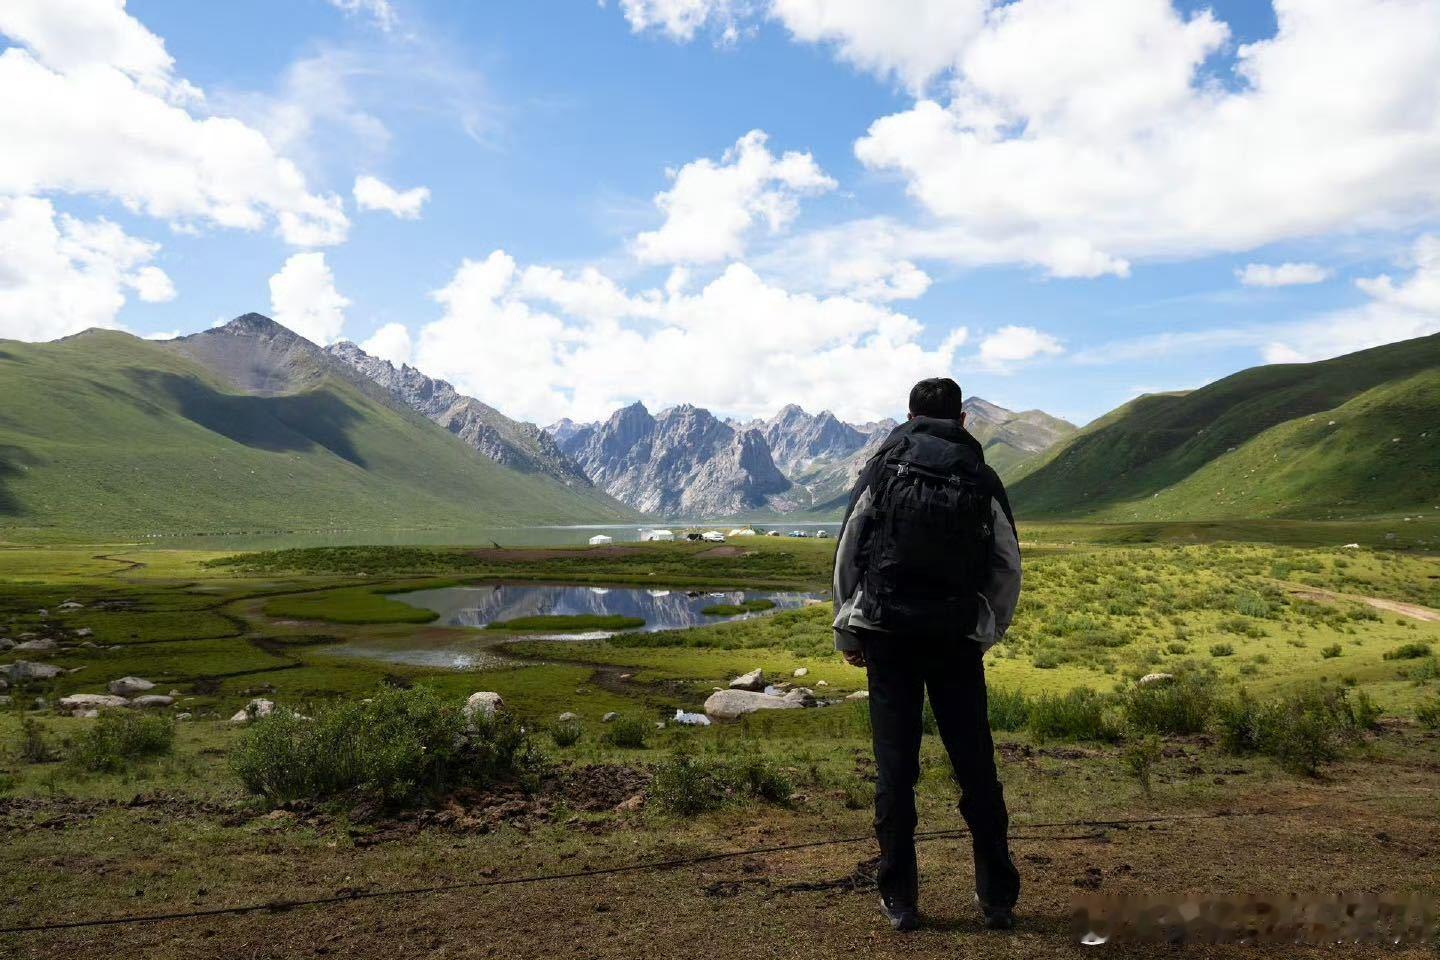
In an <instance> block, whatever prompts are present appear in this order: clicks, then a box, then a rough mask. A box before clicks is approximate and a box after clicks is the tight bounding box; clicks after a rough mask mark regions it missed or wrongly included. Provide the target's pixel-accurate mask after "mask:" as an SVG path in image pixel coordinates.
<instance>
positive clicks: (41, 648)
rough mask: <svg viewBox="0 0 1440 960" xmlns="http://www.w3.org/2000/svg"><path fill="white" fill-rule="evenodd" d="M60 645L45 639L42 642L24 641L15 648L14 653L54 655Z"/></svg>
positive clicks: (47, 638)
mask: <svg viewBox="0 0 1440 960" xmlns="http://www.w3.org/2000/svg"><path fill="white" fill-rule="evenodd" d="M59 648H60V644H58V643H56V642H55V641H54V640H51V639H50V638H49V637H46V638H45V639H43V640H26V641H25V642H24V643H22V644H18V645H17V646H16V647H15V652H16V653H54V652H55V651H56V650H58V649H59Z"/></svg>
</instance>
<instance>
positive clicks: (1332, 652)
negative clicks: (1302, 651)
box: [1320, 643, 1342, 660]
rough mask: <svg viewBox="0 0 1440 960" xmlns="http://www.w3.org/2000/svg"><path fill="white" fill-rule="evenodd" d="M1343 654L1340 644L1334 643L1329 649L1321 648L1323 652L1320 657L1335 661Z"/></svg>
mask: <svg viewBox="0 0 1440 960" xmlns="http://www.w3.org/2000/svg"><path fill="white" fill-rule="evenodd" d="M1341 652H1342V651H1341V647H1340V644H1338V643H1332V644H1330V646H1328V647H1322V648H1321V650H1320V656H1322V657H1324V658H1325V659H1326V660H1333V659H1335V658H1336V657H1338V656H1340V654H1341Z"/></svg>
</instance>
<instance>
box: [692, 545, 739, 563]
mask: <svg viewBox="0 0 1440 960" xmlns="http://www.w3.org/2000/svg"><path fill="white" fill-rule="evenodd" d="M746 555H747V551H746V550H745V549H744V548H743V547H711V548H710V549H709V550H701V551H700V552H699V553H697V554H695V556H696V557H698V558H699V559H701V560H722V559H724V558H726V557H743V556H746Z"/></svg>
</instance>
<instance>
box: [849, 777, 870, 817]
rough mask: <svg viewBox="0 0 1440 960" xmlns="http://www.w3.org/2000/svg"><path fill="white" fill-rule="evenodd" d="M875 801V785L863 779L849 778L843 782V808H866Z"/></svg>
mask: <svg viewBox="0 0 1440 960" xmlns="http://www.w3.org/2000/svg"><path fill="white" fill-rule="evenodd" d="M874 802H875V787H874V786H872V785H871V784H869V783H867V782H866V781H864V780H850V781H847V782H846V784H845V809H846V810H867V809H869V807H870V805H871V804H873V803H874Z"/></svg>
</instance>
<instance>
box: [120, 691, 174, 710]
mask: <svg viewBox="0 0 1440 960" xmlns="http://www.w3.org/2000/svg"><path fill="white" fill-rule="evenodd" d="M174 703H175V698H174V697H164V696H161V695H160V694H158V693H147V694H146V695H145V696H143V697H136V698H135V699H134V700H131V701H130V706H132V707H140V708H141V709H144V708H146V707H169V706H173V705H174Z"/></svg>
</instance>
